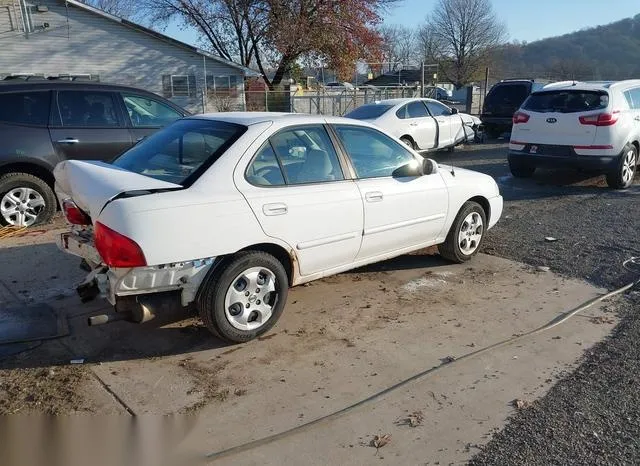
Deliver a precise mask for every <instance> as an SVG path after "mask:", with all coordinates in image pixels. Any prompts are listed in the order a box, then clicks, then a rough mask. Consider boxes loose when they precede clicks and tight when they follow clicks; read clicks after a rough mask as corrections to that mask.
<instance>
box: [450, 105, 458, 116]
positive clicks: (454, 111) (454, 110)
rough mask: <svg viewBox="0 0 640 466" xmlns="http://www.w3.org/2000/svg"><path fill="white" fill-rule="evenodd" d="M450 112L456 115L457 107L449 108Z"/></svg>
mask: <svg viewBox="0 0 640 466" xmlns="http://www.w3.org/2000/svg"><path fill="white" fill-rule="evenodd" d="M451 114H452V115H457V114H458V109H457V108H455V107H454V108H452V109H451Z"/></svg>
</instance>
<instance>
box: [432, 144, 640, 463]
mask: <svg viewBox="0 0 640 466" xmlns="http://www.w3.org/2000/svg"><path fill="white" fill-rule="evenodd" d="M434 158H436V159H437V160H438V161H439V162H440V163H452V164H454V165H455V166H460V167H465V168H472V169H474V170H478V171H482V172H485V173H488V174H490V175H492V176H494V178H496V180H497V181H498V182H499V184H500V187H501V191H502V194H503V196H504V198H505V201H506V202H505V212H504V214H503V218H502V220H501V221H500V223H498V225H497V226H496V228H495V229H494V230H492V231H491V233H490V234H489V236H488V237H487V242H486V243H485V245H484V252H486V253H489V254H495V255H498V256H503V257H507V258H510V259H514V260H517V261H522V262H525V263H528V264H531V265H534V266H546V267H550V269H551V270H552V271H554V272H557V273H560V274H564V275H567V276H571V277H577V278H582V279H585V280H588V281H589V282H591V283H593V284H595V285H597V286H601V287H604V288H607V289H614V288H617V287H619V286H622V285H624V284H626V283H628V282H630V281H631V280H633V279H634V278H635V277H637V276H636V275H634V274H633V273H631V272H629V271H627V270H625V269H624V268H623V267H622V262H623V261H624V260H625V259H628V258H629V257H631V256H640V240H639V239H638V236H636V234H635V233H636V232H637V230H638V228H639V227H640V222H639V221H638V217H637V213H636V210H637V201H638V197H639V196H640V180H638V179H637V180H636V184H635V185H634V186H633V187H632V188H630V189H628V190H625V191H612V190H609V189H607V188H606V186H605V183H604V179H603V177H601V176H598V177H594V176H593V175H589V174H584V173H575V172H570V171H549V170H544V171H539V172H537V173H536V175H535V176H534V178H533V179H531V180H516V179H513V178H512V177H511V176H510V175H509V170H508V166H507V164H506V151H505V146H504V144H485V145H479V146H476V147H472V148H469V149H467V150H462V151H458V152H457V153H456V154H454V155H452V156H449V155H445V154H438V155H436V157H434ZM551 238H553V239H551ZM617 303H620V304H618V305H617V312H618V313H619V314H620V315H621V316H622V321H621V323H620V324H619V325H618V326H617V327H616V329H615V331H614V333H613V335H612V336H611V337H610V338H609V339H607V340H606V341H604V342H602V343H600V344H598V345H597V346H596V347H594V348H592V349H591V350H589V351H587V352H586V353H585V355H584V358H583V361H582V363H581V365H580V366H579V367H578V369H576V370H575V371H574V372H572V373H568V374H563V376H562V377H561V379H560V381H559V382H558V383H557V384H556V385H555V386H554V387H553V388H552V389H551V390H550V391H549V392H548V394H547V395H546V396H545V397H544V398H542V399H540V400H538V401H536V402H534V403H533V404H532V405H531V406H530V407H527V408H525V409H522V410H520V411H518V412H517V413H516V414H514V415H513V416H512V418H511V419H510V421H509V423H508V424H507V426H506V427H505V428H504V429H503V430H502V431H501V432H498V433H497V434H495V435H494V437H493V439H492V440H491V441H490V442H489V444H488V445H486V447H484V448H483V449H482V451H481V452H480V453H479V454H477V455H476V456H475V457H474V458H473V459H472V460H471V462H470V464H473V465H484V464H505V465H506V464H509V465H514V464H527V465H532V464H558V465H564V464H640V392H639V390H638V388H639V384H640V380H639V379H638V376H637V374H638V373H639V372H640V319H639V318H638V316H637V312H636V311H637V309H638V305H639V304H640V295H639V293H638V292H637V291H635V292H631V293H629V294H628V295H627V297H626V298H623V299H621V300H619V301H617Z"/></svg>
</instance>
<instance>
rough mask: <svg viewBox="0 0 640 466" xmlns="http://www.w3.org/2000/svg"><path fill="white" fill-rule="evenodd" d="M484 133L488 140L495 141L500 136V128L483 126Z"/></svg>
mask: <svg viewBox="0 0 640 466" xmlns="http://www.w3.org/2000/svg"><path fill="white" fill-rule="evenodd" d="M484 133H485V135H486V136H487V138H488V139H497V138H499V137H500V135H501V134H502V133H501V131H500V128H498V127H497V126H495V125H484Z"/></svg>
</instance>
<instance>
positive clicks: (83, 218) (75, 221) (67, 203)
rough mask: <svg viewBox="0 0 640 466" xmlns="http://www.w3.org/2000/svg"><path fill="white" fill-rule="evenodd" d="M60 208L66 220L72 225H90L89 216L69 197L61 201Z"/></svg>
mask: <svg viewBox="0 0 640 466" xmlns="http://www.w3.org/2000/svg"><path fill="white" fill-rule="evenodd" d="M62 210H63V211H64V216H65V217H66V218H67V221H68V222H69V223H71V224H72V225H91V218H90V217H89V216H88V215H87V214H85V213H84V212H83V211H82V209H80V207H78V206H77V205H76V203H75V202H73V201H72V200H71V199H65V200H64V201H62Z"/></svg>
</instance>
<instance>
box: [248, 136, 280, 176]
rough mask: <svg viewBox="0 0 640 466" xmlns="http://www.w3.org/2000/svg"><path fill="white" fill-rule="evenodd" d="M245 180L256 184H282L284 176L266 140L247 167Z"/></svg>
mask: <svg viewBox="0 0 640 466" xmlns="http://www.w3.org/2000/svg"><path fill="white" fill-rule="evenodd" d="M247 181H249V183H251V184H253V185H256V186H282V185H284V177H283V176H282V170H281V169H280V165H279V164H278V159H276V153H275V152H274V151H273V148H272V147H271V144H270V143H269V141H267V142H266V143H265V144H264V146H262V148H261V149H260V150H259V151H258V154H257V155H256V157H255V158H254V159H253V162H252V163H251V165H249V168H248V169H247Z"/></svg>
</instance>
